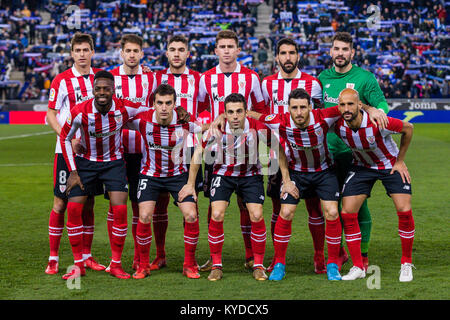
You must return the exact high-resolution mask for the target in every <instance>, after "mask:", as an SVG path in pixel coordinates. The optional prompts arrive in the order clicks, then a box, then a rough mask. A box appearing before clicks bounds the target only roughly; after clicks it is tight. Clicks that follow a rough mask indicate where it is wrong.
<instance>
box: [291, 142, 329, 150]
mask: <svg viewBox="0 0 450 320" xmlns="http://www.w3.org/2000/svg"><path fill="white" fill-rule="evenodd" d="M290 144H291V148H292V149H295V150H315V149H319V148H320V147H321V146H322V143H320V144H318V145H317V146H299V145H298V144H296V143H295V142H291V143H290Z"/></svg>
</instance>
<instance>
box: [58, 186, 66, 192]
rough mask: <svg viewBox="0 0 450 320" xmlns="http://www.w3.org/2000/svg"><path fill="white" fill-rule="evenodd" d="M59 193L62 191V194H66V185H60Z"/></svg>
mask: <svg viewBox="0 0 450 320" xmlns="http://www.w3.org/2000/svg"><path fill="white" fill-rule="evenodd" d="M59 191H61V193H64V192H65V191H66V185H62V184H61V185H59Z"/></svg>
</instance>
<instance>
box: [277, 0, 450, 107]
mask: <svg viewBox="0 0 450 320" xmlns="http://www.w3.org/2000/svg"><path fill="white" fill-rule="evenodd" d="M369 5H370V3H365V2H362V1H356V0H345V1H331V0H322V1H318V0H308V1H297V2H294V1H288V0H274V6H273V13H272V20H271V24H270V31H271V33H270V38H271V40H272V42H273V43H274V45H275V44H276V42H277V41H278V40H279V39H281V38H283V37H286V36H288V37H292V38H293V39H295V40H296V42H297V43H298V44H299V48H300V52H302V53H303V56H304V57H302V58H301V66H302V67H304V68H307V70H308V71H309V72H310V73H311V74H315V75H318V74H319V73H320V72H321V71H322V70H323V69H325V68H329V67H330V66H331V61H330V58H329V56H328V52H329V46H330V40H331V37H332V36H333V34H334V33H335V32H336V31H347V32H350V33H351V34H352V35H353V36H354V40H355V50H356V53H355V57H354V60H353V63H356V64H357V65H359V66H361V67H362V68H365V69H367V70H370V71H371V72H373V73H375V74H376V76H377V78H378V80H379V82H380V86H381V88H382V89H383V90H384V92H385V94H386V96H387V97H396V98H401V97H402V98H406V97H417V98H429V97H431V98H437V97H449V96H448V81H449V78H450V64H449V62H450V51H449V50H448V49H447V48H448V47H449V45H450V36H449V31H450V22H449V17H448V15H447V11H448V9H449V6H450V2H443V1H439V0H427V1H425V0H416V1H404V0H378V1H376V5H377V6H378V8H379V9H380V15H381V21H379V23H378V25H376V24H372V23H371V22H374V21H373V20H370V19H369V18H370V17H372V16H373V13H374V11H369ZM297 25H299V26H300V31H299V32H297V31H296V29H295V28H294V26H297ZM274 49H275V47H273V48H272V50H274ZM311 55H313V56H314V57H316V58H317V61H314V60H313V59H311ZM388 84H389V85H388Z"/></svg>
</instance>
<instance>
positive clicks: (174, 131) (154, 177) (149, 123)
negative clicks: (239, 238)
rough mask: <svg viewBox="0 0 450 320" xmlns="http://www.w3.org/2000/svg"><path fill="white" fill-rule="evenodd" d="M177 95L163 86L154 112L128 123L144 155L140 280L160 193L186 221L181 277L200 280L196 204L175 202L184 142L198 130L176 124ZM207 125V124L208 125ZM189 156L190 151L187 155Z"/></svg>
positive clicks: (183, 172)
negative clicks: (138, 135)
mask: <svg viewBox="0 0 450 320" xmlns="http://www.w3.org/2000/svg"><path fill="white" fill-rule="evenodd" d="M175 101H176V92H175V89H173V87H171V86H169V85H167V84H162V85H160V86H158V87H157V88H156V91H155V94H154V103H153V106H154V109H151V110H148V111H147V112H144V113H141V114H140V115H139V116H138V117H136V118H135V119H134V120H133V121H131V122H130V123H128V124H127V126H128V127H129V128H130V129H133V130H138V131H140V132H141V135H142V138H143V140H144V145H145V149H144V154H143V158H142V165H141V171H140V175H139V189H138V193H137V198H138V202H139V221H138V225H137V231H136V233H137V235H136V239H137V244H138V247H139V254H140V257H139V268H138V270H137V271H136V272H135V273H134V274H133V278H135V279H143V278H145V277H146V276H148V275H149V274H150V271H151V270H150V260H149V252H150V246H151V242H152V229H151V220H152V216H153V212H154V210H155V206H156V201H157V200H158V197H159V194H160V193H162V192H164V193H167V192H170V193H171V194H172V196H173V198H174V200H175V203H176V204H177V206H178V207H179V208H180V210H181V212H182V214H183V217H184V219H185V224H184V248H185V255H184V263H183V274H184V275H185V276H187V277H188V278H191V279H197V278H199V277H200V274H199V272H198V265H197V261H196V259H195V250H196V247H197V242H198V236H199V224H198V217H197V209H196V204H195V201H194V199H193V198H192V197H190V198H186V199H183V200H182V201H178V192H179V191H180V189H181V188H182V187H183V186H184V185H185V184H186V182H187V179H188V173H187V170H188V169H187V162H189V161H186V160H190V158H189V159H186V154H185V151H186V148H185V143H186V139H187V136H188V135H189V133H191V134H192V133H196V132H200V131H201V127H200V126H199V125H196V124H195V123H193V122H189V123H184V124H177V114H176V112H175V111H174V109H175ZM208 126H209V125H208ZM188 156H189V152H188Z"/></svg>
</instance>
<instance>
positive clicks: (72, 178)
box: [66, 170, 84, 194]
mask: <svg viewBox="0 0 450 320" xmlns="http://www.w3.org/2000/svg"><path fill="white" fill-rule="evenodd" d="M76 185H78V186H80V188H81V190H83V191H84V185H83V183H82V182H81V178H80V176H79V175H78V172H77V171H76V170H74V171H72V172H71V173H70V175H69V178H68V179H67V189H66V194H69V192H70V190H72V189H73V188H74V187H75V186H76Z"/></svg>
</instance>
